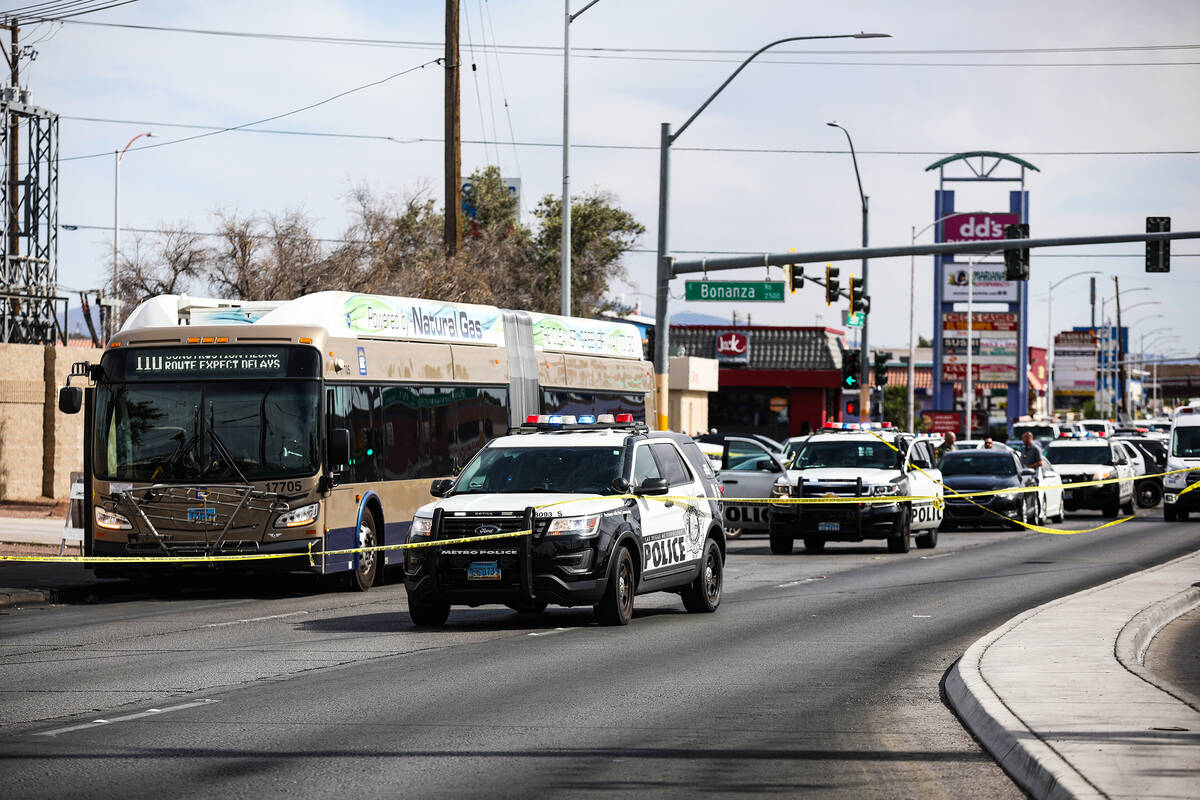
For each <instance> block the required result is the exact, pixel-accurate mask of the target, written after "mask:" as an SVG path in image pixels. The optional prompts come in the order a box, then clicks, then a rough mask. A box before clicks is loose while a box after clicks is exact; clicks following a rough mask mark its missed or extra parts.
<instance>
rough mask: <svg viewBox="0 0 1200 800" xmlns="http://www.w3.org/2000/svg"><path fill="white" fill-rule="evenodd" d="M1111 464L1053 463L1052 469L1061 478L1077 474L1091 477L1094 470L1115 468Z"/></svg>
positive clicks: (1107, 470)
mask: <svg viewBox="0 0 1200 800" xmlns="http://www.w3.org/2000/svg"><path fill="white" fill-rule="evenodd" d="M1115 469H1116V467H1114V466H1113V465H1112V464H1055V465H1054V471H1055V472H1057V473H1058V474H1059V475H1060V476H1061V477H1063V478H1074V477H1077V476H1079V475H1087V476H1088V477H1091V475H1092V473H1094V472H1110V471H1112V470H1115Z"/></svg>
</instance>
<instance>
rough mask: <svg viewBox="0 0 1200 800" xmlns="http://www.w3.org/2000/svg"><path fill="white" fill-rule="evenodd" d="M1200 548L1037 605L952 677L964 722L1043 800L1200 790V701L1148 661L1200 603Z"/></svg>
mask: <svg viewBox="0 0 1200 800" xmlns="http://www.w3.org/2000/svg"><path fill="white" fill-rule="evenodd" d="M1197 580H1200V553H1197V554H1193V555H1189V556H1184V557H1183V558H1179V559H1176V560H1175V561H1171V562H1168V563H1166V564H1163V565H1160V566H1158V567H1155V568H1153V569H1149V570H1146V571H1144V572H1139V573H1135V574H1133V575H1128V576H1126V577H1124V578H1121V579H1118V580H1115V581H1112V582H1111V583H1107V584H1104V585H1102V586H1098V587H1096V588H1093V589H1089V590H1087V591H1084V592H1079V593H1078V594H1074V595H1070V596H1068V597H1064V598H1060V599H1059V600H1055V601H1054V602H1051V603H1047V604H1046V605H1043V606H1040V607H1038V608H1035V609H1032V610H1030V611H1028V612H1026V613H1024V614H1022V615H1020V616H1018V617H1015V618H1014V619H1012V620H1010V621H1009V622H1007V623H1006V624H1004V625H1002V626H1001V627H999V628H997V629H996V630H994V631H992V632H991V633H989V634H988V635H987V636H985V637H983V638H982V639H980V640H979V641H977V642H975V644H973V645H972V646H971V647H970V648H969V649H968V650H967V652H966V653H965V654H964V655H963V657H962V658H961V659H960V660H959V662H958V664H957V665H955V667H954V668H953V669H952V670H951V671H950V673H949V674H948V675H947V676H946V694H947V696H948V697H949V698H950V702H951V704H952V705H953V706H954V708H955V710H956V711H957V712H958V714H959V716H960V717H961V718H962V720H963V722H964V723H965V724H966V726H967V727H968V728H969V729H970V730H971V732H972V733H974V734H975V736H976V737H978V738H979V740H980V741H981V742H983V744H984V746H985V747H986V748H987V749H988V750H989V751H990V752H991V753H992V755H993V756H994V757H995V758H996V760H997V761H999V762H1000V764H1001V766H1003V767H1004V769H1005V770H1007V771H1008V773H1009V774H1010V775H1012V777H1013V778H1014V779H1015V780H1016V781H1017V783H1018V784H1019V785H1020V786H1021V787H1022V788H1024V789H1025V790H1026V791H1028V792H1030V793H1031V794H1032V795H1033V796H1034V797H1036V798H1043V797H1053V798H1060V797H1063V798H1066V797H1080V798H1093V797H1095V798H1099V797H1104V798H1139V799H1141V798H1195V797H1198V796H1200V699H1197V698H1195V697H1194V696H1193V695H1191V694H1189V693H1188V692H1187V691H1186V690H1182V689H1179V688H1177V687H1173V686H1170V685H1167V684H1166V683H1165V682H1164V681H1163V680H1162V679H1161V678H1159V677H1157V676H1155V675H1153V674H1151V673H1150V672H1149V671H1148V670H1146V668H1145V667H1144V665H1143V664H1144V658H1145V653H1146V649H1147V648H1148V647H1149V644H1150V641H1151V640H1152V639H1153V638H1154V635H1155V634H1156V633H1157V632H1158V631H1159V630H1161V629H1162V628H1163V627H1164V626H1165V625H1166V624H1167V623H1169V622H1170V621H1171V620H1172V619H1174V618H1175V617H1177V616H1179V615H1180V614H1182V613H1185V612H1186V611H1188V610H1190V609H1191V608H1194V607H1196V606H1198V605H1200V584H1197Z"/></svg>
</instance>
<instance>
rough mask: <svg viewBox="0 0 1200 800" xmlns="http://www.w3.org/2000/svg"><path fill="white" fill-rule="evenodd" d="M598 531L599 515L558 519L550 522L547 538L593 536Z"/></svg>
mask: <svg viewBox="0 0 1200 800" xmlns="http://www.w3.org/2000/svg"><path fill="white" fill-rule="evenodd" d="M599 530H600V515H599V514H592V515H591V516H587V517H558V518H556V519H552V520H550V527H548V528H546V535H547V536H595V535H596V534H597V533H598V532H599Z"/></svg>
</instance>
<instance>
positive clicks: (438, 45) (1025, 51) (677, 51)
mask: <svg viewBox="0 0 1200 800" xmlns="http://www.w3.org/2000/svg"><path fill="white" fill-rule="evenodd" d="M70 22H71V23H72V24H75V25H89V26H93V27H102V28H124V29H127V30H139V31H155V32H167V33H188V34H197V35H203V36H224V37H231V38H242V39H269V40H275V41H289V42H307V43H317V44H338V45H358V46H373V47H410V48H428V49H435V50H438V51H440V50H442V49H443V48H444V43H443V42H429V41H416V40H405V39H373V38H364V37H346V36H314V35H308V34H287V33H263V32H258V31H231V30H216V29H209V28H183V27H173V26H165V25H132V24H129V23H117V22H94V21H87V20H70ZM487 47H489V48H494V49H496V50H505V51H511V52H513V53H517V52H519V51H521V52H524V51H527V52H528V53H529V54H533V53H541V54H546V55H552V56H556V55H560V54H561V53H562V48H561V47H558V46H553V45H498V44H492V45H488V46H487ZM1198 49H1200V44H1174V45H1114V46H1104V47H1045V48H1033V47H1019V48H991V49H984V50H980V49H958V50H950V49H935V50H878V49H873V50H796V49H786V50H784V49H781V50H779V51H778V52H779V53H784V54H792V55H797V54H821V55H860V54H866V55H1031V54H1061V53H1121V52H1140V51H1148V52H1163V51H1178V50H1198ZM571 52H572V55H574V54H576V53H589V52H590V53H597V54H604V53H607V54H615V55H626V54H631V53H655V54H674V55H684V54H705V55H733V56H738V57H739V59H738V60H740V58H744V57H745V56H747V55H749V54H750V53H751V52H752V51H750V50H738V49H714V48H669V47H572V48H571Z"/></svg>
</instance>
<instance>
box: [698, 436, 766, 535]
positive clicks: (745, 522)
mask: <svg viewBox="0 0 1200 800" xmlns="http://www.w3.org/2000/svg"><path fill="white" fill-rule="evenodd" d="M700 447H701V449H702V450H703V449H704V448H714V447H717V445H715V444H713V443H711V442H704V443H701V444H700ZM708 452H711V451H708ZM706 455H708V453H707V452H706ZM708 458H709V459H710V460H711V459H712V456H711V455H708ZM785 469H786V467H785V465H784V460H783V454H782V453H779V452H775V451H772V450H771V449H770V448H768V447H767V446H766V445H765V444H763V443H762V442H761V441H759V440H758V439H750V438H743V437H740V436H729V437H726V439H725V441H724V443H722V444H721V445H720V449H719V450H718V451H717V482H718V483H719V484H720V485H721V489H722V491H723V492H724V496H725V501H726V502H725V536H726V537H727V538H729V539H737V538H738V537H740V536H741V535H742V534H743V533H748V532H751V531H754V532H760V533H766V532H767V526H768V519H767V510H768V508H769V506H768V504H767V503H764V502H758V503H739V502H737V500H738V498H757V499H759V500H762V499H763V498H767V497H770V496H771V487H772V486H773V485H774V484H775V479H776V478H778V477H779V476H780V475H782V474H783V472H784V470H785Z"/></svg>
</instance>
